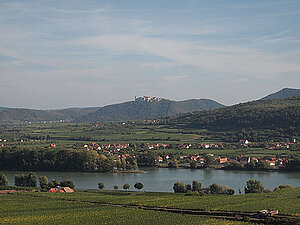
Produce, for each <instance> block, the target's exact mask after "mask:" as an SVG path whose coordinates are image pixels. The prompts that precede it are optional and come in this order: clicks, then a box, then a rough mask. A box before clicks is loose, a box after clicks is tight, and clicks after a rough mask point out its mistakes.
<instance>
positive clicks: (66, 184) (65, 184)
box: [60, 180, 75, 188]
mask: <svg viewBox="0 0 300 225" xmlns="http://www.w3.org/2000/svg"><path fill="white" fill-rule="evenodd" d="M60 186H62V187H69V188H74V187H75V185H74V183H73V181H71V180H63V181H61V182H60Z"/></svg>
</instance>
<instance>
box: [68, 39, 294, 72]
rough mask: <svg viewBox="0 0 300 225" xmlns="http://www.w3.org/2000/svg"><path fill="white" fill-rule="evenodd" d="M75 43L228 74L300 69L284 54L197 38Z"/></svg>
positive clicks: (74, 42) (77, 41) (83, 41)
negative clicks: (203, 41) (215, 44)
mask: <svg viewBox="0 0 300 225" xmlns="http://www.w3.org/2000/svg"><path fill="white" fill-rule="evenodd" d="M72 44H78V45H83V46H87V47H89V48H98V49H100V50H106V51H108V53H110V54H116V55H118V54H125V55H126V54H128V53H136V54H141V55H153V56H159V57H162V58H165V59H167V60H170V61H172V62H175V63H177V64H178V65H189V66H194V67H196V68H200V69H204V70H207V71H210V72H214V73H222V74H225V75H226V74H228V73H232V74H241V75H246V74H247V75H249V76H252V77H258V78H261V77H263V78H272V77H273V76H274V75H275V76H276V75H280V74H281V73H288V72H297V71H300V64H299V63H297V62H296V63H293V62H288V61H285V60H284V58H281V57H280V55H272V54H268V53H265V52H262V51H258V50H256V49H247V48H242V47H238V46H229V47H228V46H219V47H218V46H213V47H210V46H205V45H202V44H198V43H196V42H188V41H174V40H166V39H161V38H150V37H144V36H138V35H134V34H133V35H118V34H116V35H115V34H112V35H101V36H96V37H87V38H80V39H78V40H74V41H72ZM159 63H160V62H159Z"/></svg>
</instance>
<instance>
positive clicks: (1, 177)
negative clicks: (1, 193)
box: [0, 172, 8, 186]
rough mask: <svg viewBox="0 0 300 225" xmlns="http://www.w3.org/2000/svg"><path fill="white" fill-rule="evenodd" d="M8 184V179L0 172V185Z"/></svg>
mask: <svg viewBox="0 0 300 225" xmlns="http://www.w3.org/2000/svg"><path fill="white" fill-rule="evenodd" d="M7 185H8V180H7V178H6V176H5V175H4V173H2V172H0V186H7Z"/></svg>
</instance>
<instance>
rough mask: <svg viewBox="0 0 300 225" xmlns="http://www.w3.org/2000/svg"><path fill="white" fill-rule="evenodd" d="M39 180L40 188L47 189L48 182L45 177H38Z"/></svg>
mask: <svg viewBox="0 0 300 225" xmlns="http://www.w3.org/2000/svg"><path fill="white" fill-rule="evenodd" d="M39 180H40V187H41V188H42V189H46V188H48V185H49V181H48V178H47V177H46V176H41V177H39Z"/></svg>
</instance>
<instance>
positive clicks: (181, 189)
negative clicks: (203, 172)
mask: <svg viewBox="0 0 300 225" xmlns="http://www.w3.org/2000/svg"><path fill="white" fill-rule="evenodd" d="M173 190H174V192H175V193H186V189H185V185H184V183H183V182H181V181H179V182H176V183H175V184H174V185H173Z"/></svg>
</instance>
